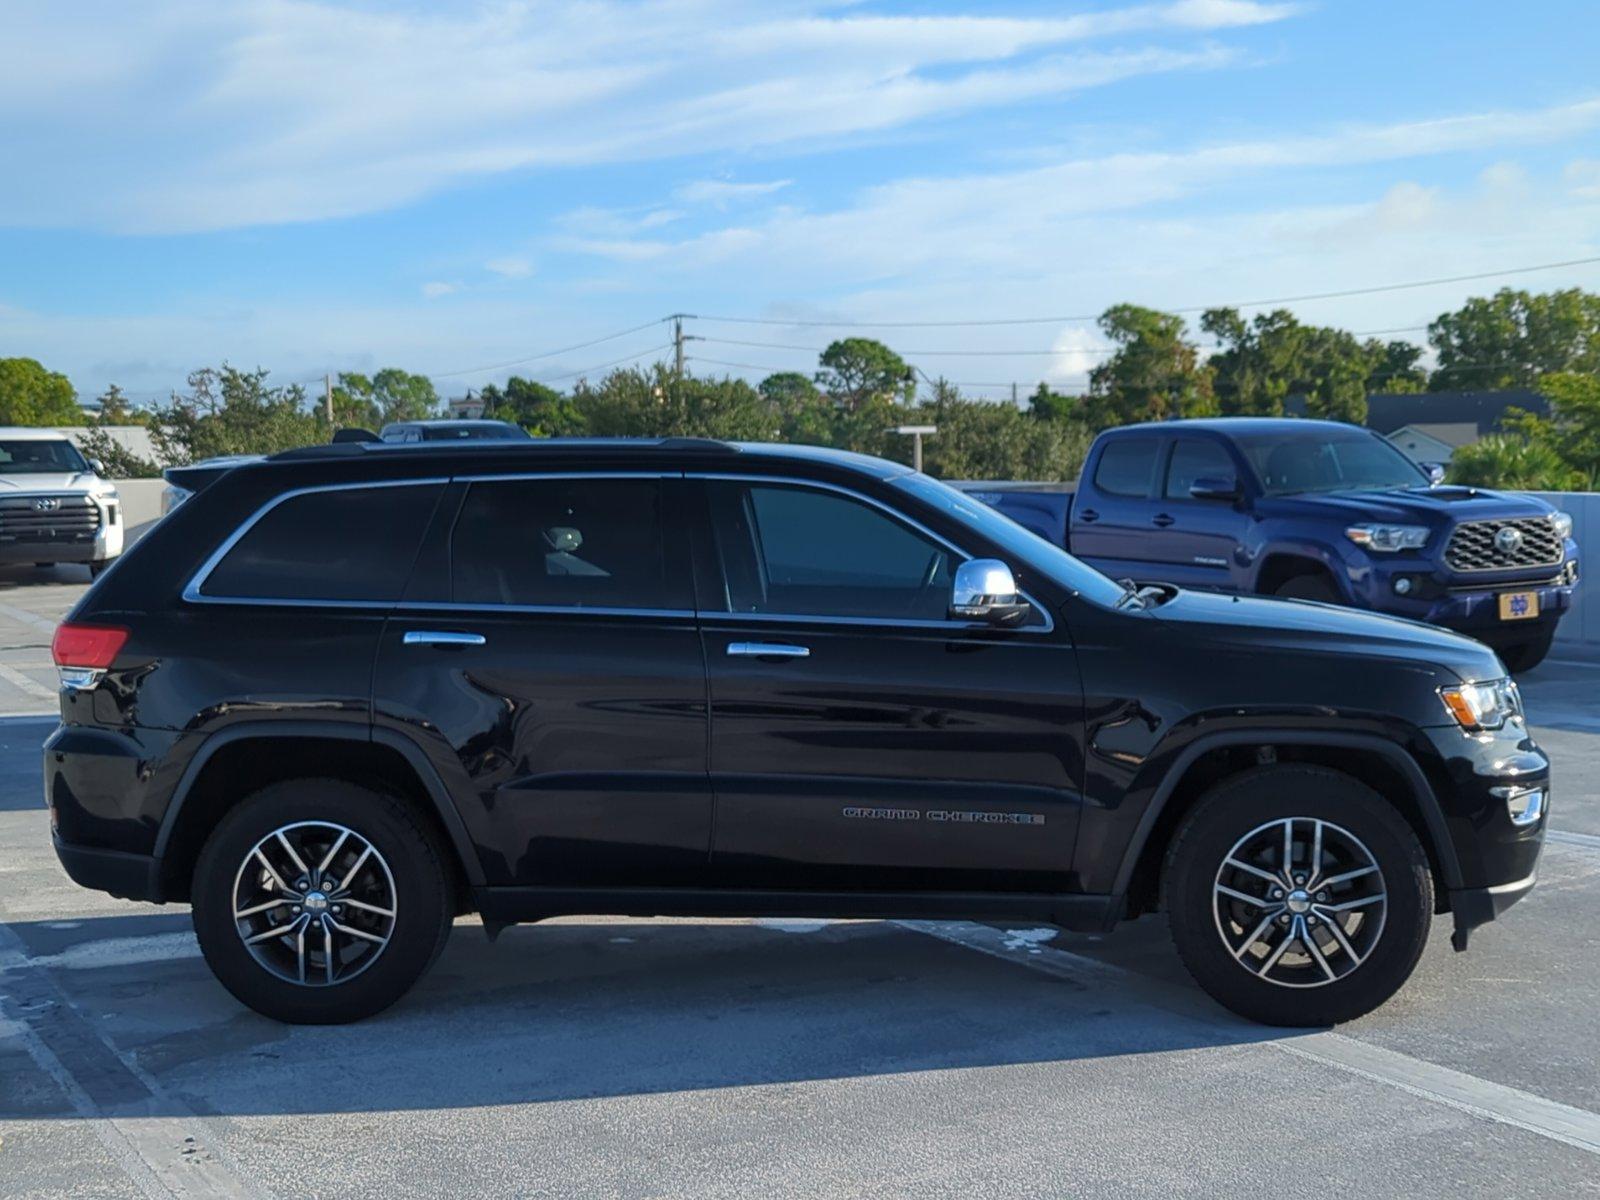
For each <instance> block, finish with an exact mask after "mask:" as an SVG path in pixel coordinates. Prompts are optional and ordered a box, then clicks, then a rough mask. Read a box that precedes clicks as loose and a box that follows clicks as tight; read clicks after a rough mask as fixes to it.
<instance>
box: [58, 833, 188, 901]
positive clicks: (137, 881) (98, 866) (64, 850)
mask: <svg viewBox="0 0 1600 1200" xmlns="http://www.w3.org/2000/svg"><path fill="white" fill-rule="evenodd" d="M54 841H55V847H56V857H57V858H59V859H60V860H61V865H62V867H63V868H65V870H66V872H67V875H68V876H69V877H71V879H72V882H73V883H76V884H78V885H79V886H81V887H86V888H93V889H94V890H95V891H97V892H109V893H110V894H111V895H113V896H117V897H119V898H121V899H123V900H153V901H155V902H156V903H160V902H161V899H162V897H161V884H160V880H161V872H160V866H161V862H160V860H159V859H156V858H152V857H151V856H150V855H148V854H128V853H126V852H124V851H121V850H104V849H101V848H100V847H98V846H74V845H72V844H70V843H68V842H63V841H62V840H61V838H60V837H59V836H57V837H56V838H55V839H54Z"/></svg>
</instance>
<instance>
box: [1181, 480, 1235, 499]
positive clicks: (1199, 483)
mask: <svg viewBox="0 0 1600 1200" xmlns="http://www.w3.org/2000/svg"><path fill="white" fill-rule="evenodd" d="M1189 495H1191V496H1193V497H1194V498H1195V499H1196V500H1237V499H1238V498H1239V481H1238V480H1237V479H1234V478H1233V477H1232V476H1229V475H1202V476H1200V478H1199V479H1196V480H1195V481H1194V482H1193V483H1191V484H1190V485H1189Z"/></svg>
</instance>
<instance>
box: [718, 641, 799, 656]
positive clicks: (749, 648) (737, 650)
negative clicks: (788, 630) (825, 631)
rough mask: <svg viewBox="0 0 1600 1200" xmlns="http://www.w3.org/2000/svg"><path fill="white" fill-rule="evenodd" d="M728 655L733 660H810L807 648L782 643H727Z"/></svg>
mask: <svg viewBox="0 0 1600 1200" xmlns="http://www.w3.org/2000/svg"><path fill="white" fill-rule="evenodd" d="M728 653H729V655H731V656H732V657H734V658H810V657H811V650H810V648H809V647H807V646H786V645H784V644H783V643H782V642H729V643H728Z"/></svg>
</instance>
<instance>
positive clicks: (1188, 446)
mask: <svg viewBox="0 0 1600 1200" xmlns="http://www.w3.org/2000/svg"><path fill="white" fill-rule="evenodd" d="M1237 474H1238V471H1237V470H1236V469H1235V468H1234V465H1233V459H1232V458H1230V457H1229V456H1228V452H1227V451H1226V450H1224V449H1223V448H1222V446H1221V444H1220V443H1218V442H1212V441H1207V440H1205V439H1202V438H1180V439H1179V440H1178V441H1176V442H1174V443H1173V444H1172V458H1171V459H1170V460H1169V461H1168V462H1167V486H1166V496H1167V498H1168V499H1169V500H1187V499H1189V487H1190V485H1192V484H1193V483H1194V481H1195V480H1196V479H1233V478H1234V477H1235V476H1236V475H1237Z"/></svg>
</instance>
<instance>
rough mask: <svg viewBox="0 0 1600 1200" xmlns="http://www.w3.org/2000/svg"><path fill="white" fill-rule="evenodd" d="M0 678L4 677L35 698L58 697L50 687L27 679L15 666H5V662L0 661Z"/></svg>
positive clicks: (54, 700)
mask: <svg viewBox="0 0 1600 1200" xmlns="http://www.w3.org/2000/svg"><path fill="white" fill-rule="evenodd" d="M0 679H4V680H5V681H6V682H7V683H9V684H10V685H11V686H12V687H14V688H17V689H19V690H20V691H24V692H26V693H27V694H28V695H30V696H32V697H34V699H36V700H49V701H52V702H57V701H58V697H57V696H56V693H55V692H54V691H53V690H52V689H50V688H47V687H45V686H44V684H42V683H39V682H37V681H35V680H32V679H29V678H28V677H27V676H26V675H24V674H23V673H22V672H21V671H19V670H17V669H16V668H15V667H12V666H7V665H6V664H5V663H0Z"/></svg>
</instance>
